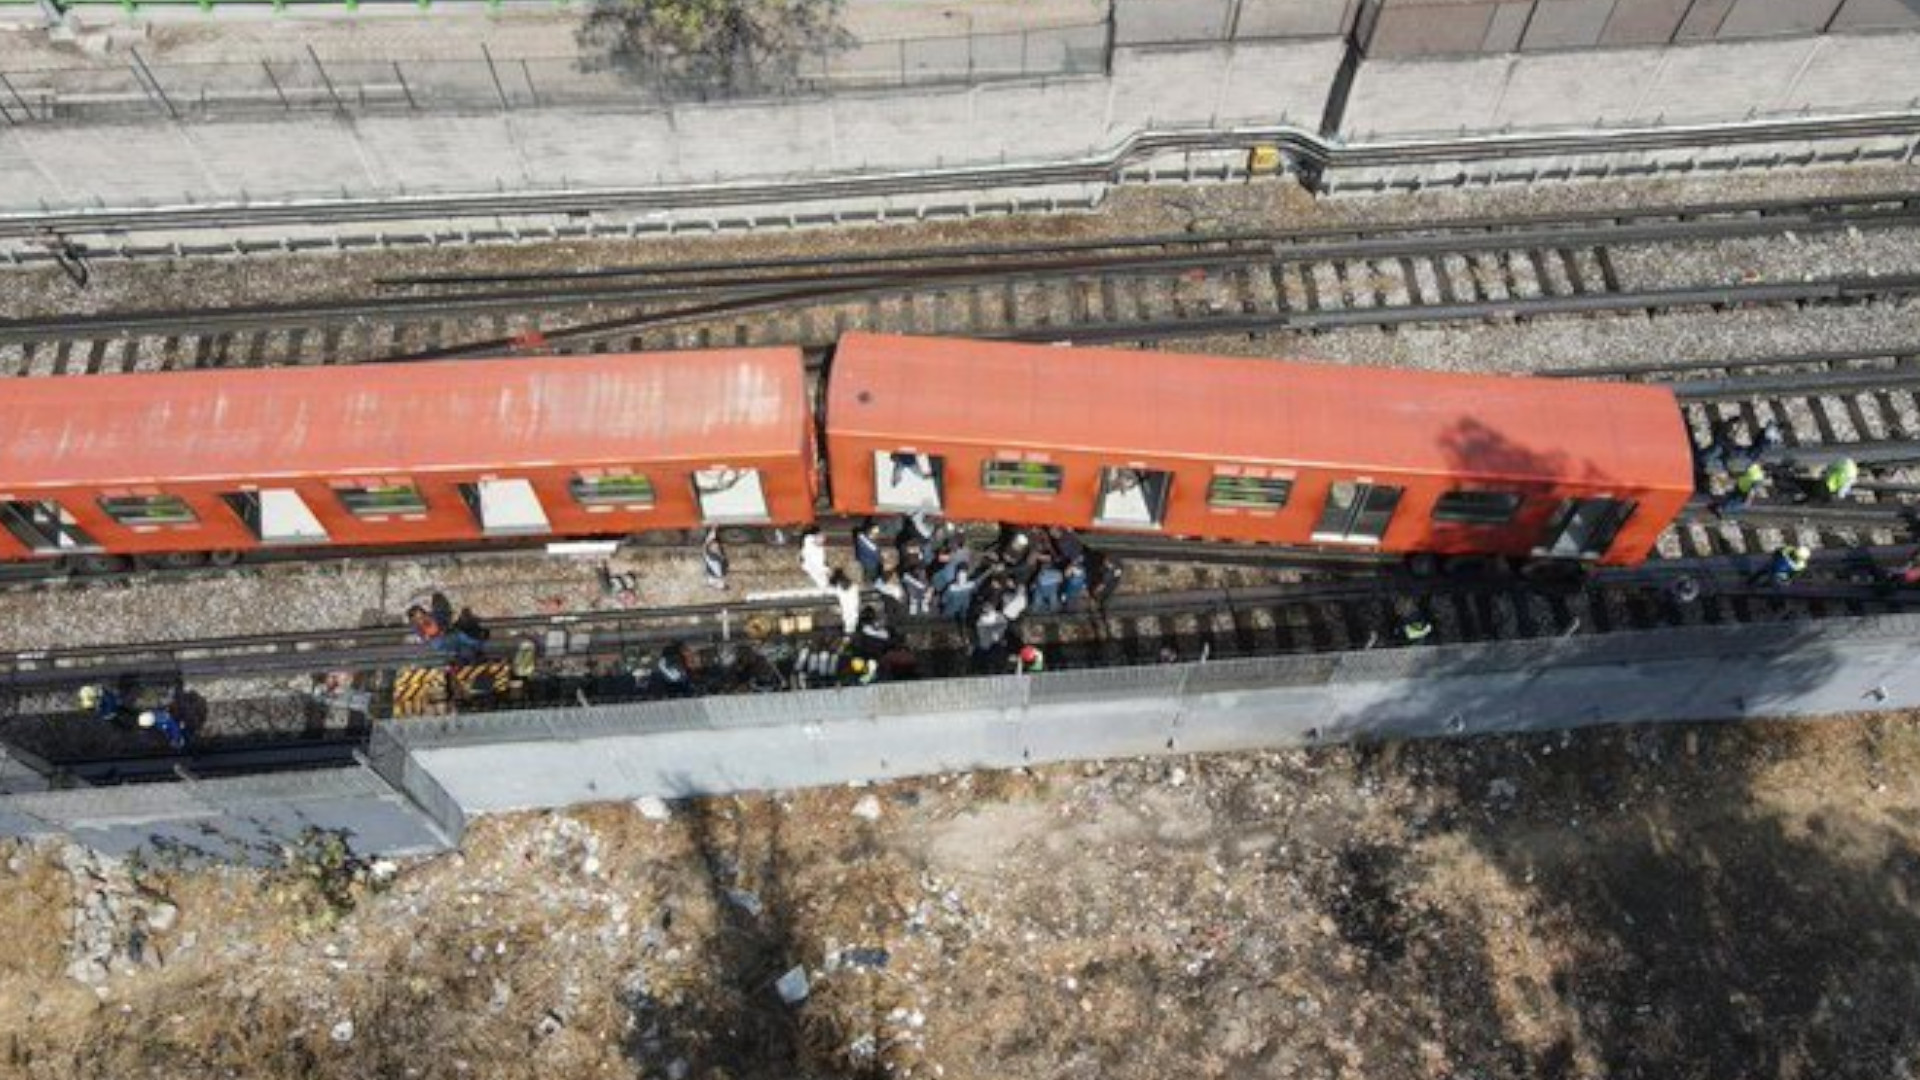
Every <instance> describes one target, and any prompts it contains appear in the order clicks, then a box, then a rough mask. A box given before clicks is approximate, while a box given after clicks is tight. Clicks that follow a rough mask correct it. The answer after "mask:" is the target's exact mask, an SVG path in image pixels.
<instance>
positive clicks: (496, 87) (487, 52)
mask: <svg viewBox="0 0 1920 1080" xmlns="http://www.w3.org/2000/svg"><path fill="white" fill-rule="evenodd" d="M480 55H481V56H484V57H486V58H487V74H489V75H491V76H493V92H494V93H496V94H499V95H500V107H501V108H503V109H512V108H513V102H511V101H508V100H507V88H506V87H505V86H502V85H501V84H500V69H499V68H497V67H494V66H493V50H491V49H489V48H487V43H486V42H484V41H483V42H481V43H480Z"/></svg>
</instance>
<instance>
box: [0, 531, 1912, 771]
mask: <svg viewBox="0 0 1920 1080" xmlns="http://www.w3.org/2000/svg"><path fill="white" fill-rule="evenodd" d="M1913 550H1914V549H1913V548H1911V547H1907V546H1902V547H1897V548H1888V549H1880V550H1873V551H1851V552H1840V551H1827V552H1822V553H1820V554H1819V555H1818V556H1817V557H1816V562H1815V566H1814V568H1813V570H1812V571H1811V572H1810V573H1809V576H1808V577H1807V578H1804V579H1802V580H1801V581H1799V582H1796V583H1795V584H1794V585H1793V586H1792V587H1790V588H1788V589H1784V590H1775V589H1769V588H1755V587H1752V586H1750V585H1749V584H1747V582H1746V576H1747V575H1748V574H1749V573H1751V572H1752V571H1753V570H1754V569H1755V568H1756V567H1757V565H1758V560H1751V559H1742V558H1738V557H1731V558H1717V559H1696V560H1690V561H1687V562H1685V563H1684V564H1681V563H1678V562H1676V563H1670V564H1667V565H1664V566H1658V567H1650V568H1646V569H1638V570H1619V571H1605V572H1602V573H1600V574H1598V575H1596V576H1595V577H1594V578H1593V579H1592V580H1591V581H1589V582H1588V583H1586V584H1585V585H1584V586H1583V587H1575V588H1551V587H1547V588H1542V587H1535V586H1533V585H1530V584H1528V583H1525V582H1520V581H1517V580H1513V579H1507V578H1501V577H1485V578H1478V577H1476V578H1439V579H1413V578H1409V577H1407V576H1405V575H1404V574H1388V575H1381V576H1377V577H1374V578H1371V579H1368V580H1359V581H1333V580H1311V581H1302V582H1299V583H1297V584H1293V585H1248V584H1246V583H1245V582H1244V580H1243V579H1242V577H1241V572H1240V571H1238V570H1236V569H1234V568H1232V567H1224V568H1221V569H1220V570H1218V571H1216V572H1214V573H1212V574H1210V575H1208V580H1207V581H1206V582H1205V583H1203V584H1202V585H1200V586H1199V587H1187V588H1183V589H1180V590H1177V591H1171V592H1137V593H1131V594H1123V595H1121V596H1118V597H1115V598H1114V599H1113V601H1112V602H1111V603H1110V605H1109V606H1108V608H1107V610H1106V611H1104V612H1102V613H1097V614H1094V613H1075V614H1063V615H1057V616H1037V615H1036V616H1030V617H1029V619H1027V620H1025V621H1023V624H1022V626H1023V632H1024V633H1025V634H1026V636H1027V640H1028V641H1029V642H1031V643H1034V644H1037V645H1039V646H1041V647H1042V648H1043V649H1044V650H1045V651H1046V653H1047V656H1048V663H1049V666H1050V667H1051V668H1054V669H1056V670H1058V669H1063V668H1065V669H1071V668H1087V667H1105V666H1114V665H1139V664H1152V663H1157V662H1162V661H1165V660H1168V659H1182V660H1193V659H1198V658H1203V657H1205V658H1214V659H1224V658H1230V657H1254V656H1268V655H1288V654H1301V653H1315V652H1331V651H1347V650H1353V649H1371V648H1394V647H1417V646H1412V645H1410V644H1409V643H1408V642H1406V641H1405V640H1404V638H1403V637H1402V636H1401V634H1400V629H1401V628H1402V627H1403V626H1404V625H1405V624H1406V623H1407V622H1408V621H1409V620H1413V619H1418V620H1420V621H1424V622H1426V623H1428V624H1430V625H1431V626H1432V628H1433V634H1432V636H1431V637H1430V638H1428V639H1427V641H1428V642H1449V643H1463V642H1486V641H1507V640H1526V639H1534V638H1541V637H1564V636H1572V635H1576V634H1604V633H1610V632H1614V631H1618V630H1627V629H1653V628H1658V627H1669V626H1686V625H1699V624H1716V623H1751V622H1756V621H1777V620H1789V619H1819V618H1827V617H1835V616H1846V615H1862V614H1870V613H1877V612H1885V611H1898V610H1908V609H1910V608H1912V607H1914V606H1916V605H1920V591H1913V592H1909V591H1903V590H1894V589H1890V588H1888V587H1886V586H1884V585H1881V584H1876V583H1874V582H1873V581H1872V580H1870V579H1871V578H1872V576H1873V568H1874V567H1882V568H1884V567H1887V566H1892V565H1897V564H1899V563H1901V562H1902V561H1904V560H1905V559H1906V558H1907V557H1909V556H1910V555H1911V553H1912V551H1913ZM1682 574H1684V575H1685V576H1687V577H1689V578H1691V579H1692V580H1694V581H1695V582H1696V583H1698V584H1699V585H1701V587H1702V588H1701V592H1700V595H1699V596H1698V598H1697V599H1693V600H1682V599H1678V598H1676V596H1675V594H1674V590H1672V589H1671V588H1670V586H1671V584H1672V582H1673V581H1675V580H1676V579H1677V578H1678V577H1679V576H1681V575H1682ZM824 611H825V605H824V604H822V603H820V602H817V601H807V600H799V599H794V598H778V599H768V600H762V601H758V602H750V603H746V604H736V605H728V606H725V607H721V606H717V605H707V606H703V607H698V608H678V609H671V610H665V611H624V612H582V613H576V614H573V615H568V616H561V617H547V618H528V619H517V620H502V621H500V622H498V623H496V624H495V638H494V641H495V651H496V652H506V651H509V650H510V649H511V648H512V647H513V645H512V643H513V642H516V641H518V640H523V639H524V640H529V641H538V642H542V643H543V644H544V645H545V646H547V650H548V651H547V653H546V656H545V657H544V659H543V661H542V662H541V664H540V666H539V670H538V673H537V674H536V675H535V676H534V677H532V678H530V679H528V680H526V681H524V682H522V683H519V684H518V685H515V686H513V687H512V688H508V687H507V686H505V685H504V684H503V685H500V686H497V687H493V688H491V689H484V690H482V691H479V692H474V693H461V692H459V691H455V692H454V693H455V697H456V699H457V704H456V707H457V708H458V709H459V710H460V711H474V710H484V709H488V708H500V707H525V706H529V705H543V704H545V705H553V704H572V703H586V702H594V703H604V702H610V701H618V700H630V699H634V698H638V697H644V696H646V691H645V690H644V689H643V688H642V687H641V686H640V685H639V684H638V683H637V682H636V681H635V679H634V678H633V676H632V674H631V670H632V669H633V667H634V666H635V665H636V664H644V663H645V660H644V659H643V658H642V657H643V656H644V654H646V653H647V652H648V651H649V650H654V649H658V648H659V647H660V646H662V645H663V644H665V643H666V642H668V641H683V642H686V643H688V644H689V645H691V646H692V647H694V648H695V649H696V650H697V652H698V653H699V654H700V655H701V656H703V657H704V666H703V670H704V671H705V672H706V673H707V674H708V675H710V676H713V677H714V678H716V680H718V681H719V683H720V684H721V685H716V686H714V687H713V690H714V692H727V689H726V687H725V685H724V683H725V680H724V678H722V676H723V674H724V672H723V671H722V669H721V667H720V665H719V663H718V661H717V660H716V656H717V654H718V651H719V647H720V645H721V643H722V641H723V639H732V640H738V639H739V638H740V635H741V628H742V626H743V624H744V621H745V620H746V619H748V618H751V617H754V616H756V615H757V616H760V617H762V618H765V619H768V620H770V621H771V620H776V619H778V618H779V617H782V616H785V617H792V616H795V615H799V614H806V613H812V614H815V615H818V614H821V613H823V612H824ZM825 621H826V622H828V623H831V620H830V619H828V620H825ZM903 629H904V636H905V639H906V640H907V642H908V643H909V644H910V645H911V646H912V647H913V648H914V650H915V652H916V655H917V656H918V658H919V662H920V666H921V674H922V675H923V676H924V677H935V678H940V677H955V676H962V675H966V674H970V673H974V669H973V668H972V667H971V666H970V658H969V652H968V649H967V643H966V639H965V636H964V635H963V634H962V633H960V632H959V631H958V630H957V629H956V628H954V627H952V626H951V625H949V624H946V623H944V622H941V621H938V620H918V621H912V622H908V623H905V624H903ZM402 633H403V632H402V631H401V630H399V629H398V628H391V627H387V628H377V629H370V630H359V631H323V632H319V633H314V634H288V635H275V636H271V637H254V638H247V639H224V640H221V639H214V640H206V641H195V642H178V643H153V644H146V645H128V646H116V647H111V648H100V649H75V650H60V651H58V652H39V653H35V654H31V655H24V654H16V655H13V656H8V657H4V658H0V740H4V741H5V743H6V744H7V745H8V746H10V747H14V748H17V749H19V750H21V751H24V752H25V754H26V755H27V756H29V757H30V758H32V759H34V760H38V761H43V762H45V763H47V764H49V765H50V766H51V767H53V768H55V769H56V770H59V771H65V772H68V773H69V774H70V775H72V776H74V777H75V778H77V779H82V780H85V781H87V782H97V783H105V782H124V781H131V780H138V779H169V778H172V776H173V775H174V772H175V769H176V767H179V768H184V769H186V770H188V771H189V773H190V774H194V775H205V774H214V773H219V772H224V771H231V770H233V769H237V768H244V769H250V770H254V771H264V770H268V769H274V768H296V767H314V766H315V765H317V764H325V763H329V762H337V761H338V760H340V759H341V758H342V757H343V755H344V754H346V753H350V751H351V748H352V747H353V746H355V745H357V744H358V740H360V739H362V738H364V736H365V733H366V731H367V725H368V724H369V722H370V721H371V720H372V719H376V718H382V717H385V716H389V715H392V714H393V712H394V711H395V710H396V707H399V706H401V704H402V703H401V702H400V700H399V698H400V694H401V688H402V687H403V686H404V685H406V684H407V683H408V681H409V679H410V676H409V675H408V674H407V673H408V672H409V671H410V670H413V671H418V670H425V669H438V668H440V667H441V666H442V665H444V660H443V659H440V658H437V657H436V656H435V655H434V654H432V653H430V652H429V651H427V650H425V649H424V648H422V647H420V646H418V645H414V644H409V643H408V642H406V641H405V640H404V639H403V637H402ZM555 635H558V637H556V636H555ZM806 636H809V635H807V634H805V633H804V632H803V633H802V634H800V635H798V637H806ZM777 648H779V646H777V645H776V646H773V647H771V648H767V647H764V646H763V652H765V653H767V654H770V655H771V654H774V653H775V650H777ZM329 671H352V672H355V673H356V678H355V679H354V681H353V683H352V685H351V688H350V689H347V690H345V691H343V692H341V693H337V694H335V695H333V696H322V695H319V694H317V693H314V692H312V688H313V687H315V686H317V685H318V683H317V681H315V680H314V679H313V676H315V675H316V674H317V673H321V672H329ZM122 676H125V677H127V678H128V679H129V680H130V685H135V686H145V687H147V688H148V689H149V692H150V693H151V692H157V691H160V690H162V689H163V688H164V687H166V686H168V685H169V684H171V682H172V681H173V680H176V679H179V680H184V681H185V682H186V683H187V684H188V685H190V686H191V685H196V684H197V685H211V684H213V683H215V682H218V681H221V680H226V681H227V682H230V683H231V682H233V681H234V680H250V683H249V682H245V681H243V682H241V683H240V685H242V686H247V685H250V686H251V689H252V693H251V695H246V694H243V695H241V696H237V697H234V698H223V699H221V700H218V701H215V702H212V703H210V705H209V720H208V723H207V724H206V726H205V727H203V728H202V731H201V734H200V737H199V738H198V739H197V740H196V745H195V748H194V750H193V751H192V753H189V754H184V755H175V754H172V753H170V752H168V751H167V750H166V749H165V747H164V746H161V745H159V743H158V740H157V739H156V738H153V737H150V736H148V735H147V734H146V733H143V732H138V731H128V730H123V729H121V728H117V727H113V726H110V725H108V724H106V723H104V722H101V721H96V720H92V719H91V718H87V717H84V716H79V715H75V714H74V712H73V711H72V706H71V702H72V699H73V694H72V691H73V689H74V688H75V687H77V686H79V685H82V684H84V683H88V682H96V681H107V682H112V681H115V680H116V679H119V678H120V677H122ZM288 676H298V677H299V678H298V679H296V680H292V681H289V679H288ZM296 683H298V684H299V685H301V686H305V687H307V689H305V690H298V689H295V688H294V687H295V684H296ZM268 686H273V687H277V689H274V690H272V691H270V692H263V691H264V688H265V687H268ZM356 695H358V696H360V700H359V703H358V704H357V706H353V707H343V701H345V700H346V699H348V698H352V697H354V696H356ZM401 711H404V708H402V709H401ZM302 748H305V749H304V750H303V749H302Z"/></svg>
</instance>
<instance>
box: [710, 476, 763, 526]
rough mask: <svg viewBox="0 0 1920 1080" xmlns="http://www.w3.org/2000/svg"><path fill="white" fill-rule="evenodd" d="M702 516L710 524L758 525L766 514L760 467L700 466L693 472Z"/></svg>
mask: <svg viewBox="0 0 1920 1080" xmlns="http://www.w3.org/2000/svg"><path fill="white" fill-rule="evenodd" d="M693 491H694V494H696V495H698V496H699V497H700V517H701V520H703V521H705V522H706V523H707V524H709V525H757V524H760V523H763V522H766V521H769V520H771V519H770V518H768V517H767V493H766V490H765V489H764V488H762V487H761V486H760V470H758V469H700V470H698V471H696V472H695V473H694V474H693Z"/></svg>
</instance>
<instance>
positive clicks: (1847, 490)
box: [1820, 458, 1860, 502]
mask: <svg viewBox="0 0 1920 1080" xmlns="http://www.w3.org/2000/svg"><path fill="white" fill-rule="evenodd" d="M1859 482H1860V465H1859V463H1857V462H1855V461H1854V460H1853V459H1852V458H1841V459H1840V460H1839V461H1836V462H1834V463H1833V464H1831V465H1829V466H1827V468H1826V471H1824V472H1822V473H1821V474H1820V485H1821V487H1823V488H1824V489H1825V490H1826V493H1827V501H1828V502H1840V501H1841V500H1843V499H1845V498H1846V497H1847V496H1848V495H1851V494H1853V485H1855V484H1857V483H1859Z"/></svg>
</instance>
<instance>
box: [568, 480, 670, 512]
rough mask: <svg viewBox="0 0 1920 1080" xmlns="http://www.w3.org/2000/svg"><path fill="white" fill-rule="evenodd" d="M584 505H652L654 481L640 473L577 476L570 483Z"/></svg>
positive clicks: (575, 497) (575, 496) (579, 501)
mask: <svg viewBox="0 0 1920 1080" xmlns="http://www.w3.org/2000/svg"><path fill="white" fill-rule="evenodd" d="M567 490H569V491H571V492H572V493H573V498H574V501H575V502H578V503H579V504H580V505H582V506H637V507H644V506H652V505H653V481H651V480H649V479H647V478H646V477H644V476H641V475H640V474H639V473H621V474H619V475H615V476H576V477H574V478H573V479H572V480H571V481H570V482H569V483H568V484H567Z"/></svg>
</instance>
